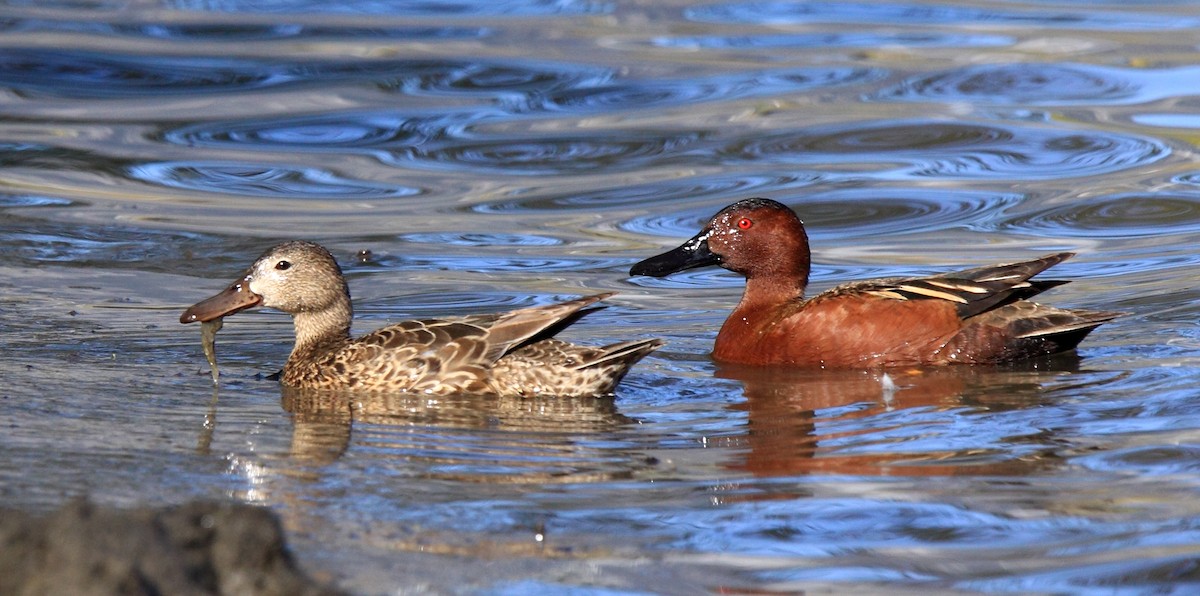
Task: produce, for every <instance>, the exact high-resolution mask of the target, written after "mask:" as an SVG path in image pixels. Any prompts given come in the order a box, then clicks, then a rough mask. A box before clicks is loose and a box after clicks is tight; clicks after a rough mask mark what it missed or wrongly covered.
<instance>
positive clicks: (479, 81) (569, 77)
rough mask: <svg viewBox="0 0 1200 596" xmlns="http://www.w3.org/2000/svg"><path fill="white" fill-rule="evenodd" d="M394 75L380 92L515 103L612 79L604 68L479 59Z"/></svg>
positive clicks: (415, 65) (422, 65)
mask: <svg viewBox="0 0 1200 596" xmlns="http://www.w3.org/2000/svg"><path fill="white" fill-rule="evenodd" d="M398 74H399V75H400V76H397V77H395V78H393V79H392V80H383V81H381V82H380V81H377V82H378V84H379V86H380V87H381V88H383V89H388V90H393V91H399V92H402V93H405V94H410V95H437V96H441V95H451V96H459V95H467V96H471V97H489V98H490V97H500V98H509V99H516V100H522V99H524V98H525V97H526V96H542V95H554V94H557V93H562V92H564V91H566V90H570V89H579V88H590V87H596V86H598V85H604V84H607V83H609V82H611V81H612V79H613V76H614V73H613V71H612V70H610V69H606V68H589V67H584V66H579V65H569V66H567V65H560V64H550V63H542V62H488V61H479V60H474V61H466V60H461V61H460V60H436V61H426V62H418V61H410V62H409V63H407V66H406V68H405V69H404V71H402V72H399V73H398Z"/></svg>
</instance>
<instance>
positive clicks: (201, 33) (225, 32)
mask: <svg viewBox="0 0 1200 596" xmlns="http://www.w3.org/2000/svg"><path fill="white" fill-rule="evenodd" d="M0 31H4V32H6V33H70V34H77V35H103V36H112V37H131V38H150V39H165V40H172V41H226V42H249V41H280V40H311V41H317V40H331V39H352V40H357V41H369V40H380V41H383V40H404V41H418V40H430V41H433V40H451V39H481V38H484V37H487V36H489V35H491V34H492V30H491V29H488V28H485V27H455V26H444V27H439V26H428V27H419V26H412V27H355V26H344V27H343V26H336V25H311V24H300V23H229V22H223V23H163V22H153V23H112V22H100V21H69V20H50V19H12V20H9V21H6V22H0Z"/></svg>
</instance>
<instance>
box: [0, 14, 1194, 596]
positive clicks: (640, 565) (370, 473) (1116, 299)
mask: <svg viewBox="0 0 1200 596" xmlns="http://www.w3.org/2000/svg"><path fill="white" fill-rule="evenodd" d="M0 16H3V18H2V19H0V40H3V42H4V43H3V44H0V166H2V167H0V211H2V212H3V217H2V218H0V254H2V255H3V257H4V258H3V262H2V264H0V289H2V292H3V293H2V295H3V296H4V298H3V300H2V301H0V329H3V331H4V333H3V334H2V335H0V351H2V352H3V354H4V358H3V360H0V379H2V380H3V385H4V388H3V391H0V424H2V425H3V432H2V433H0V449H2V450H3V453H4V457H3V458H0V500H2V502H3V504H5V505H14V506H19V507H23V508H26V509H32V510H47V509H50V508H53V507H55V506H57V505H58V504H60V503H62V502H63V501H64V500H66V499H69V498H71V497H73V496H77V495H81V494H87V495H90V496H91V498H93V499H95V500H97V501H100V502H102V503H108V504H115V505H127V506H132V505H134V504H142V503H149V504H171V503H179V502H182V501H184V500H187V499H194V498H203V499H240V500H244V501H248V502H253V503H260V504H263V505H266V506H269V507H271V508H272V509H273V510H275V511H276V512H278V513H279V514H280V516H281V517H282V519H283V520H284V523H285V526H286V529H287V531H288V536H289V540H290V542H291V544H292V546H293V548H294V550H295V552H296V554H297V556H298V557H299V559H300V560H301V562H302V563H303V564H304V565H305V566H306V567H307V568H308V569H310V570H313V572H314V573H316V574H317V575H318V576H320V577H322V578H325V579H329V580H332V581H334V582H336V583H337V584H338V585H339V586H342V587H344V588H347V589H350V590H353V591H356V592H359V593H392V592H421V591H437V592H452V593H477V592H482V593H499V594H508V593H511V594H517V593H522V594H523V593H530V592H545V593H550V592H558V591H562V590H575V591H576V592H581V593H610V592H661V593H679V594H684V593H697V592H706V591H707V592H713V591H747V590H748V591H768V592H790V591H798V590H825V589H830V590H838V591H851V590H855V591H864V590H874V591H889V592H892V591H923V592H927V591H935V592H951V591H982V592H1022V593H1024V592H1100V593H1110V592H1123V593H1142V592H1154V593H1161V592H1187V591H1190V590H1194V589H1196V586H1195V584H1196V583H1197V582H1198V580H1200V505H1198V503H1200V499H1197V495H1198V492H1200V481H1198V480H1197V478H1198V477H1197V471H1200V466H1198V465H1197V463H1196V462H1197V461H1198V460H1197V456H1198V455H1200V453H1198V449H1197V447H1196V445H1197V444H1198V443H1200V406H1198V405H1197V401H1196V397H1197V390H1196V389H1195V387H1196V379H1197V378H1200V370H1197V368H1198V367H1200V332H1198V331H1197V325H1196V319H1197V318H1198V315H1200V312H1198V311H1200V308H1197V306H1196V304H1197V303H1198V299H1200V290H1197V289H1196V284H1195V282H1194V281H1193V280H1194V278H1195V276H1196V271H1197V265H1198V264H1200V257H1197V256H1196V250H1195V246H1196V245H1197V241H1198V240H1200V164H1198V163H1197V161H1196V157H1195V149H1194V145H1195V143H1196V142H1197V139H1198V138H1200V137H1198V131H1200V104H1198V103H1197V100H1196V95H1195V93H1196V91H1195V89H1196V82H1197V81H1198V80H1200V70H1198V69H1197V67H1196V66H1195V64H1197V63H1200V55H1198V54H1200V50H1197V48H1200V33H1198V31H1200V17H1197V16H1196V14H1195V10H1194V7H1193V6H1192V5H1191V4H1190V3H1187V2H1178V3H1170V2H1169V3H1135V4H1130V3H1125V2H1106V3H1104V2H1102V3H1096V2H1086V3H1085V2H1053V3H1051V2H1029V3H1011V2H1002V1H994V2H970V3H958V4H945V3H939V2H922V1H912V2H899V3H846V2H838V3H832V2H831V3H824V2H813V3H800V2H737V1H733V2H719V3H711V4H699V3H690V2H682V1H678V0H667V1H656V2H636V1H625V0H618V1H611V2H588V1H573V0H556V1H538V0H513V1H511V2H496V1H488V2H482V1H479V2H474V1H458V2H455V1H444V2H443V1H435V2H423V3H404V2H387V1H382V0H349V1H343V2H306V1H304V0H290V1H284V0H279V1H275V2H248V1H247V2H241V1H238V0H229V1H221V2H217V1H212V2H201V1H195V2H193V1H186V2H185V1H177V2H168V1H160V2H155V1H143V2H133V3H130V2H109V1H97V2H66V1H63V2H20V1H9V2H3V3H0ZM748 196H768V197H772V198H775V199H778V200H781V201H784V202H786V203H788V204H790V205H792V206H793V207H794V208H795V209H796V210H797V211H798V212H799V213H800V214H801V217H802V218H803V219H804V220H805V222H806V224H807V225H808V228H809V232H810V234H811V236H812V242H813V246H814V259H815V263H816V265H815V270H814V273H813V286H814V289H816V290H819V289H823V288H825V287H828V286H830V285H833V284H835V283H839V282H843V281H848V280H854V279H866V278H872V277H879V276H890V275H904V274H923V273H933V272H939V271H945V270H948V269H950V268H953V267H966V266H974V265H981V264H986V263H994V262H1002V261H1008V260H1017V259H1021V258H1029V257H1033V256H1037V255H1039V254H1042V253H1047V252H1052V251H1060V250H1073V251H1077V252H1079V256H1077V257H1076V258H1074V259H1072V260H1071V261H1068V262H1067V263H1065V264H1063V265H1062V266H1060V267H1058V268H1056V270H1055V271H1056V275H1055V277H1056V278H1065V279H1071V280H1073V283H1071V284H1068V285H1066V286H1063V287H1061V288H1057V289H1055V290H1054V291H1053V292H1052V293H1050V294H1048V295H1047V296H1046V301H1048V302H1051V303H1053V304H1056V305H1063V306H1074V307H1081V308H1094V309H1103V310H1110V309H1119V310H1123V311H1127V312H1129V313H1131V314H1130V316H1128V317H1126V318H1123V319H1120V320H1118V321H1115V322H1113V323H1110V324H1107V325H1105V326H1103V327H1102V328H1101V329H1100V330H1099V331H1097V332H1096V333H1095V334H1093V335H1092V336H1091V337H1090V338H1089V339H1088V340H1087V341H1086V342H1085V343H1084V344H1083V347H1082V349H1081V350H1080V353H1079V355H1078V358H1071V357H1065V358H1059V359H1055V360H1053V361H1048V362H1038V363H1031V364H1029V365H1025V366H1016V367H1006V368H999V369H993V368H981V369H945V370H898V371H890V372H889V373H888V376H887V378H884V376H883V374H882V373H881V372H878V371H871V372H839V373H820V372H810V371H790V372H788V371H783V372H775V373H769V374H764V373H762V372H756V371H747V370H744V369H737V368H730V367H721V366H717V365H715V364H714V363H713V362H712V361H710V360H709V359H708V357H707V353H708V350H709V349H710V347H711V343H712V339H713V337H714V335H715V333H716V329H717V328H718V326H719V325H720V323H721V321H722V320H723V319H724V317H725V315H726V314H727V312H728V311H729V309H730V308H731V306H732V305H733V304H734V303H735V302H736V300H737V297H738V295H739V292H740V287H741V283H740V280H739V279H738V278H737V277H736V276H734V275H732V274H729V273H727V272H724V271H722V270H719V269H700V270H692V271H687V272H684V273H682V274H678V275H675V276H672V277H670V278H667V279H662V280H658V279H646V278H637V279H629V278H628V277H627V271H628V267H629V265H630V264H631V263H633V262H635V261H637V260H639V259H641V258H644V257H646V256H649V255H651V254H656V253H657V252H659V251H661V250H662V249H664V248H666V247H669V246H674V245H675V244H676V243H677V242H679V241H680V240H683V239H685V238H687V237H690V236H691V235H692V234H693V233H694V232H695V231H696V229H697V228H698V226H699V225H700V224H701V222H702V221H704V220H705V219H706V218H707V217H708V216H710V215H711V214H712V213H714V212H715V211H716V210H718V209H719V208H720V207H722V206H724V205H725V204H727V203H730V202H732V201H734V200H737V199H740V198H745V197H748ZM293 238H306V239H312V240H317V241H320V242H322V243H324V244H326V245H327V246H329V247H330V248H331V249H332V250H333V251H334V253H335V254H336V255H337V256H338V258H339V259H340V260H341V262H342V264H343V266H344V267H345V269H346V271H347V274H348V277H349V280H350V286H351V290H352V292H353V293H354V297H355V303H356V308H357V311H358V320H357V322H356V327H355V329H356V331H359V332H362V331H366V330H368V329H371V328H374V327H377V326H379V325H382V324H384V323H386V322H390V321H396V320H399V319H402V318H405V317H413V316H433V315H440V314H450V313H467V312H484V311H491V310H497V309H504V308H512V307H518V306H526V305H532V304H544V303H548V302H551V301H554V300H558V299H560V298H563V297H567V296H575V295H579V294H584V293H591V292H597V291H604V290H616V291H619V292H620V295H619V296H618V297H616V298H614V299H612V300H611V301H610V302H611V304H610V306H609V307H608V308H607V309H605V310H603V311H601V312H598V313H595V314H592V315H590V316H589V317H587V318H585V319H584V320H583V321H582V322H581V323H579V324H578V325H577V326H576V327H573V328H572V330H571V332H570V333H569V334H568V336H569V337H570V338H573V339H576V340H580V341H589V342H595V343H602V342H609V341H617V340H620V339H626V338H632V337H645V336H659V337H663V338H665V339H667V340H668V341H669V342H670V343H669V345H668V346H667V347H666V348H664V349H663V350H661V351H659V352H657V353H655V354H654V355H652V356H651V357H649V358H648V359H647V360H645V361H644V362H643V363H642V364H641V365H639V366H638V367H637V368H636V369H635V370H634V372H633V373H632V374H631V375H630V376H629V377H628V378H627V381H626V382H625V383H624V384H623V385H622V387H621V390H620V392H619V394H618V395H617V396H616V397H615V399H585V400H480V399H471V398H451V399H436V400H433V399H423V398H417V397H411V396H390V397H386V398H368V397H363V398H362V399H360V400H353V401H337V400H316V399H311V398H305V397H303V396H295V395H290V394H288V393H286V392H283V391H281V389H280V387H279V386H278V385H277V384H276V383H274V382H272V381H270V380H269V379H267V378H266V376H267V375H269V374H270V373H272V372H274V371H275V370H278V368H279V366H281V364H282V362H283V361H284V359H285V358H286V355H287V352H288V350H289V347H290V346H289V341H290V337H291V328H290V323H289V321H288V319H287V317H286V316H284V315H282V314H280V313H275V312H249V313H243V314H239V315H237V316H236V317H233V318H231V319H229V320H227V322H226V326H225V329H224V330H223V331H222V333H221V335H220V336H219V337H218V346H217V347H218V354H219V356H220V359H221V371H222V376H221V381H222V382H221V386H220V388H219V390H218V391H216V392H214V391H213V389H212V387H211V384H210V382H209V379H208V376H207V366H206V365H205V363H204V358H203V355H202V353H201V350H200V345H199V333H198V331H197V329H196V328H195V327H183V326H181V325H179V324H178V323H177V322H176V321H177V318H178V315H179V313H180V312H181V310H182V309H183V308H184V307H185V306H186V305H188V304H191V303H193V302H195V301H196V300H198V299H200V298H202V297H206V296H208V295H210V294H212V293H213V292H215V291H216V290H218V289H220V288H222V287H224V285H225V284H226V283H227V282H228V281H230V280H232V279H233V278H234V276H236V275H237V273H238V272H240V271H241V270H242V269H243V268H244V267H245V266H246V265H248V264H249V263H250V262H251V261H252V260H253V259H254V258H255V257H256V256H257V255H258V254H259V253H261V252H262V251H263V250H264V249H265V248H266V247H267V246H269V245H271V244H273V243H274V242H276V241H280V240H284V239H293ZM360 251H369V253H363V255H362V256H359V255H360Z"/></svg>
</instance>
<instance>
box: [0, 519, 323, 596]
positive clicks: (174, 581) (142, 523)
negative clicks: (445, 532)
mask: <svg viewBox="0 0 1200 596" xmlns="http://www.w3.org/2000/svg"><path fill="white" fill-rule="evenodd" d="M337 593H338V592H337V591H336V590H334V589H332V588H328V587H323V586H320V585H318V584H317V583H316V582H315V581H313V580H312V579H310V578H309V577H308V576H306V575H305V574H304V573H303V572H302V571H300V570H299V569H297V568H296V565H295V562H294V561H293V560H292V557H291V555H290V554H289V552H288V551H287V547H286V545H285V544H284V540H283V532H282V530H281V528H280V525H279V521H278V520H277V519H276V517H275V516H274V514H272V513H271V512H270V511H269V510H267V509H264V508H262V507H254V506H250V505H245V504H241V503H212V502H195V503H187V504H184V505H180V506H177V507H167V508H139V509H130V510H121V509H113V508H108V507H101V506H98V505H95V504H92V503H89V502H87V501H83V500H78V501H73V502H71V503H68V504H66V505H64V506H63V507H62V508H61V509H59V510H58V511H55V512H53V513H50V514H48V515H44V516H39V515H34V514H30V513H27V512H22V511H16V510H10V509H5V510H0V594H14V595H18V594H81V595H82V594H238V595H241V594H261V595H274V594H279V595H284V594H298V595H306V596H307V595H312V596H316V595H318V594H319V595H326V594H337Z"/></svg>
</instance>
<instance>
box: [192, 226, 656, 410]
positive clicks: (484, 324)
mask: <svg viewBox="0 0 1200 596" xmlns="http://www.w3.org/2000/svg"><path fill="white" fill-rule="evenodd" d="M611 295H612V294H611V293H608V294H597V295H594V296H587V297H584V298H578V299H575V300H568V301H566V302H561V303H558V304H552V305H548V306H539V307H533V308H524V309H520V310H514V311H510V312H504V313H497V314H481V315H467V316H459V317H450V318H443V319H425V320H420V321H403V322H401V323H396V324H394V325H390V326H387V327H384V328H382V329H379V330H377V331H374V332H372V333H369V334H367V335H364V336H363V337H360V338H358V339H351V337H350V321H351V318H352V317H353V310H352V308H351V305H350V291H349V289H348V288H347V286H346V280H345V278H343V277H342V270H341V268H340V267H338V264H337V261H336V260H335V259H334V258H333V255H331V254H329V251H328V250H325V248H324V247H322V246H320V245H318V244H314V243H312V242H301V241H295V242H286V243H283V244H280V245H278V246H275V247H274V248H271V249H270V250H268V251H267V252H266V253H264V254H263V256H261V257H259V258H258V260H257V261H255V262H254V264H253V265H251V266H250V269H249V270H248V271H247V272H246V273H245V275H244V276H242V277H241V278H239V279H238V280H237V281H235V282H234V283H233V284H232V285H230V286H229V287H228V288H227V289H225V290H224V291H223V292H221V293H219V294H217V295H215V296H213V297H211V298H208V299H207V300H204V301H202V302H199V303H197V304H195V305H193V306H192V307H191V308H189V309H187V311H186V312H184V313H183V316H181V317H180V318H179V321H180V322H181V323H192V322H196V321H200V322H205V321H210V320H213V319H216V318H218V317H224V316H228V315H231V314H234V313H236V312H238V311H241V310H245V309H247V308H250V307H253V306H260V305H261V306H267V307H271V308H277V309H279V310H282V311H284V312H287V313H290V314H291V315H292V319H293V322H294V324H295V328H296V345H295V347H294V348H293V349H292V353H291V356H289V357H288V360H287V364H286V365H284V367H283V374H282V375H281V377H280V380H281V381H282V382H283V383H284V384H285V385H290V386H292V387H298V388H317V389H353V390H370V391H395V392H417V393H428V394H438V395H446V394H452V393H472V394H483V395H500V396H534V395H538V396H550V395H552V396H563V397H565V396H594V395H605V394H610V393H612V392H613V390H614V389H615V388H616V385H617V383H618V382H619V381H620V380H621V378H622V377H624V376H625V373H627V372H628V371H629V368H630V367H631V366H633V364H634V363H636V362H637V361H638V360H640V359H642V357H644V356H646V355H647V354H649V353H650V352H652V351H654V350H655V349H656V348H658V347H659V346H661V345H662V341H660V340H657V339H642V340H633V341H626V342H620V343H615V344H611V345H607V346H603V347H584V346H576V345H572V344H569V343H567V342H564V341H560V340H557V339H554V338H552V337H551V336H552V335H554V333H556V332H557V331H558V330H560V329H562V328H564V327H566V326H567V325H570V324H571V322H573V321H574V320H575V319H576V318H577V317H578V316H580V315H581V314H582V312H581V311H583V309H584V308H586V307H587V306H589V305H591V304H594V303H596V302H599V301H600V300H603V299H604V298H607V297H609V296H611Z"/></svg>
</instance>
